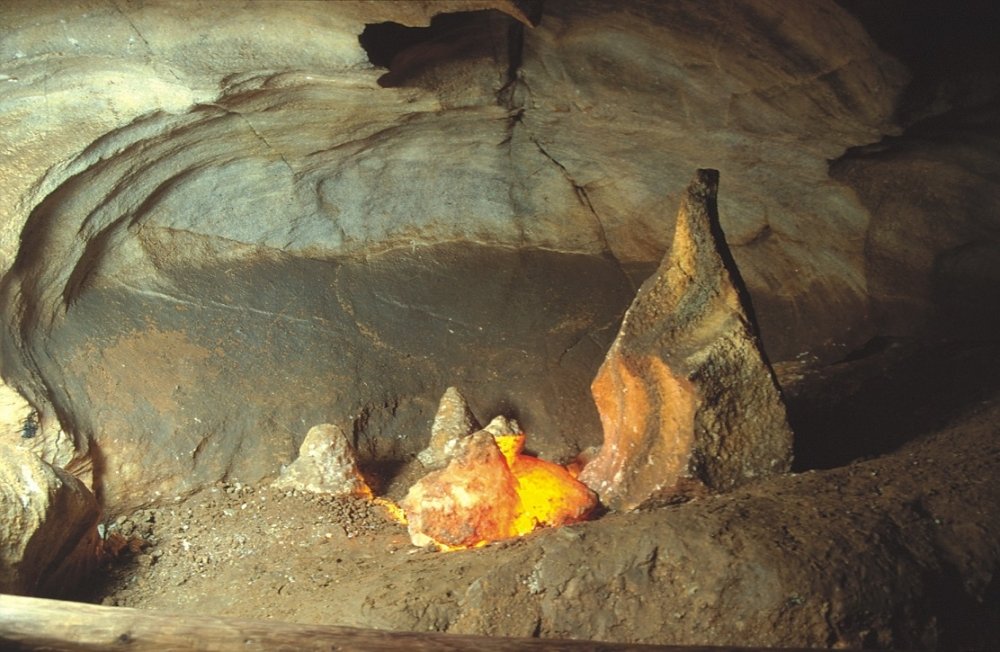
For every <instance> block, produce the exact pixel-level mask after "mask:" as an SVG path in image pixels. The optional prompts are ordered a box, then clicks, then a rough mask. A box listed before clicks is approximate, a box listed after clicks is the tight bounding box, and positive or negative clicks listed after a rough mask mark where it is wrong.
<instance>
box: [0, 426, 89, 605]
mask: <svg viewBox="0 0 1000 652" xmlns="http://www.w3.org/2000/svg"><path fill="white" fill-rule="evenodd" d="M0 513H2V516H0V523H2V530H0V592H3V593H16V594H21V595H50V596H58V595H62V594H64V593H66V592H68V591H70V590H72V589H74V588H75V587H76V585H77V582H78V581H79V580H80V579H81V578H82V577H83V576H84V575H85V574H86V573H87V572H88V571H89V570H91V568H92V567H93V564H94V562H96V560H97V550H98V542H99V539H98V534H97V523H98V520H99V518H100V509H99V508H98V505H97V500H96V499H95V498H94V495H93V494H92V493H91V492H90V491H89V490H88V489H87V488H86V487H85V486H84V485H83V483H82V482H80V481H79V480H77V479H76V478H75V477H73V476H72V475H70V474H69V473H66V472H65V471H63V470H62V469H57V468H55V467H53V466H51V465H49V464H48V463H46V462H44V461H42V460H41V459H39V458H38V456H36V455H34V454H33V453H31V452H29V451H26V450H23V449H20V448H17V447H14V446H7V445H5V444H0Z"/></svg>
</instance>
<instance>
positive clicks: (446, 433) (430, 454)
mask: <svg viewBox="0 0 1000 652" xmlns="http://www.w3.org/2000/svg"><path fill="white" fill-rule="evenodd" d="M479 428H480V425H479V422H478V421H477V420H476V416H475V415H474V414H472V410H471V409H470V408H469V404H468V402H466V400H465V397H464V396H462V393H461V392H460V391H458V388H456V387H449V388H448V389H446V390H445V392H444V396H442V397H441V403H440V404H439V405H438V410H437V414H436V415H435V416H434V424H433V425H432V426H431V441H430V444H429V445H428V446H427V448H425V449H424V450H422V451H420V453H419V455H417V458H418V459H419V460H420V463H421V464H423V465H424V466H426V467H430V468H434V467H438V466H442V465H444V464H445V463H447V461H448V460H449V459H450V458H451V456H452V455H454V454H455V452H456V450H457V446H458V442H459V441H460V440H461V439H462V438H464V437H468V436H469V435H471V434H472V433H474V432H476V431H477V430H479Z"/></svg>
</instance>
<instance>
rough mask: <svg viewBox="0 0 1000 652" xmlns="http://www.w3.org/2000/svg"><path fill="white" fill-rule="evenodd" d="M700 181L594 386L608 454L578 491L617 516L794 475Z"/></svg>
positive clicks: (770, 386) (735, 275)
mask: <svg viewBox="0 0 1000 652" xmlns="http://www.w3.org/2000/svg"><path fill="white" fill-rule="evenodd" d="M717 190H718V172H717V171H715V170H699V171H698V174H697V176H696V178H695V180H694V181H693V182H692V183H691V185H690V186H688V189H687V192H686V194H685V195H684V197H683V199H682V201H681V208H680V212H679V214H678V216H677V227H676V231H675V233H674V240H673V244H672V245H671V248H670V250H669V251H668V253H667V255H666V257H665V258H664V260H663V262H662V263H661V264H660V267H659V269H658V270H657V271H656V273H655V274H654V275H653V276H652V277H651V278H649V279H648V280H647V281H646V282H645V283H644V284H643V286H642V287H641V288H640V290H639V293H638V295H637V296H636V299H635V301H634V302H633V303H632V305H631V307H630V308H629V309H628V311H627V312H626V313H625V317H624V320H623V321H622V325H621V329H620V331H619V333H618V336H617V338H616V339H615V342H614V344H612V346H611V350H610V351H609V352H608V356H607V358H606V359H605V361H604V364H603V365H602V366H601V368H600V370H599V371H598V374H597V377H596V378H595V379H594V382H593V384H592V386H591V389H592V392H593V395H594V401H595V402H596V403H597V409H598V412H599V413H600V415H601V422H602V425H603V427H604V444H603V446H602V447H601V450H600V452H599V453H598V455H597V456H596V457H595V458H594V459H593V460H592V461H591V462H590V463H589V464H587V466H586V467H585V468H584V469H583V471H582V473H581V474H580V480H581V481H583V482H584V483H585V484H587V485H589V486H590V487H591V488H592V489H594V490H595V491H596V492H597V493H598V495H600V497H601V500H602V501H603V502H604V503H605V504H606V505H607V506H609V507H611V508H613V509H617V510H631V509H634V508H636V507H638V506H640V505H642V504H643V503H645V502H647V501H650V500H652V499H662V498H669V497H673V496H679V495H680V496H683V495H690V494H692V493H694V492H698V491H701V490H704V489H705V488H707V489H713V490H726V489H730V488H732V487H735V486H737V485H740V484H742V483H744V482H746V481H748V480H750V479H752V478H755V477H759V476H763V475H768V474H772V473H779V472H782V471H787V470H788V468H789V466H790V464H791V454H792V433H791V430H790V429H789V427H788V423H787V420H786V416H785V407H784V403H783V401H782V398H781V394H780V391H779V390H778V387H777V384H776V382H775V379H774V374H773V372H772V370H771V368H770V366H769V364H768V363H767V361H766V359H765V357H764V354H763V351H762V350H761V347H760V344H759V342H758V339H757V336H756V334H755V327H754V324H753V321H752V310H751V308H750V305H749V298H748V296H747V295H746V293H745V290H744V289H743V285H742V281H741V280H740V277H739V272H738V271H737V269H736V266H735V263H734V262H733V261H732V258H731V256H730V254H729V251H728V249H727V247H726V244H725V240H724V238H723V235H722V231H721V228H720V226H719V221H718V211H717V207H716V192H717Z"/></svg>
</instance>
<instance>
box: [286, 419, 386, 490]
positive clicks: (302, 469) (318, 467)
mask: <svg viewBox="0 0 1000 652" xmlns="http://www.w3.org/2000/svg"><path fill="white" fill-rule="evenodd" d="M272 486H273V487H275V488H276V489H297V490H300V491H308V492H311V493H318V494H332V495H334V496H371V493H372V492H371V489H370V488H369V487H368V483H367V482H365V479H364V478H363V477H362V476H361V472H360V471H359V470H358V462H357V455H356V454H355V452H354V447H353V446H351V442H350V441H348V439H347V435H346V434H344V431H343V430H342V429H341V428H340V427H338V426H335V425H333V424H331V423H324V424H321V425H318V426H313V427H312V428H310V429H309V432H308V433H307V434H306V438H305V439H304V440H303V441H302V446H301V447H299V456H298V458H297V459H296V460H295V461H294V462H292V463H291V464H289V465H288V466H286V467H285V468H284V469H282V471H281V475H280V476H279V477H278V479H277V480H275V481H274V483H272Z"/></svg>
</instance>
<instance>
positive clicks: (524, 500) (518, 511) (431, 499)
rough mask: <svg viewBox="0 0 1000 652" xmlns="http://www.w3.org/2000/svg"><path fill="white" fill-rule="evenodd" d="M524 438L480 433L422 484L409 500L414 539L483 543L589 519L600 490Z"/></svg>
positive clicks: (453, 546)
mask: <svg viewBox="0 0 1000 652" xmlns="http://www.w3.org/2000/svg"><path fill="white" fill-rule="evenodd" d="M524 441H525V437H524V435H523V434H516V435H502V436H496V437H493V436H492V435H489V433H486V432H481V433H477V434H476V435H473V436H472V437H470V438H469V440H468V441H467V443H466V444H465V447H464V449H463V451H462V452H461V453H460V454H459V455H457V456H456V457H455V458H454V459H453V460H452V461H451V463H450V464H449V465H448V466H447V467H446V468H445V469H442V470H440V471H434V472H432V473H429V474H428V475H427V476H425V477H424V478H423V479H421V480H420V481H418V482H417V483H416V484H414V485H413V487H411V488H410V491H409V493H408V494H407V496H406V498H405V499H404V500H403V502H402V504H401V507H402V509H403V510H404V511H405V513H406V518H407V521H408V528H409V531H410V539H411V540H412V541H413V543H414V544H415V545H420V546H427V545H434V546H436V547H437V548H438V549H439V550H457V549H462V548H475V547H479V546H483V545H486V544H487V543H489V542H491V541H500V540H504V539H510V538H513V537H517V536H523V535H525V534H528V533H529V532H532V531H533V530H535V529H537V528H539V527H550V526H558V525H567V524H569V523H575V522H577V521H581V520H585V519H586V518H587V517H588V516H589V515H590V514H591V513H592V512H593V510H594V508H595V507H596V505H597V496H596V495H595V494H594V493H593V492H592V491H591V490H590V489H588V488H587V487H586V486H585V485H584V484H582V483H580V482H579V481H578V480H576V479H575V478H574V477H573V476H572V475H571V474H570V473H569V471H567V470H566V469H565V468H564V467H562V466H560V465H558V464H554V463H552V462H546V461H545V460H541V459H539V458H537V457H533V456H531V455H526V454H525V453H524V452H523V450H524Z"/></svg>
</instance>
